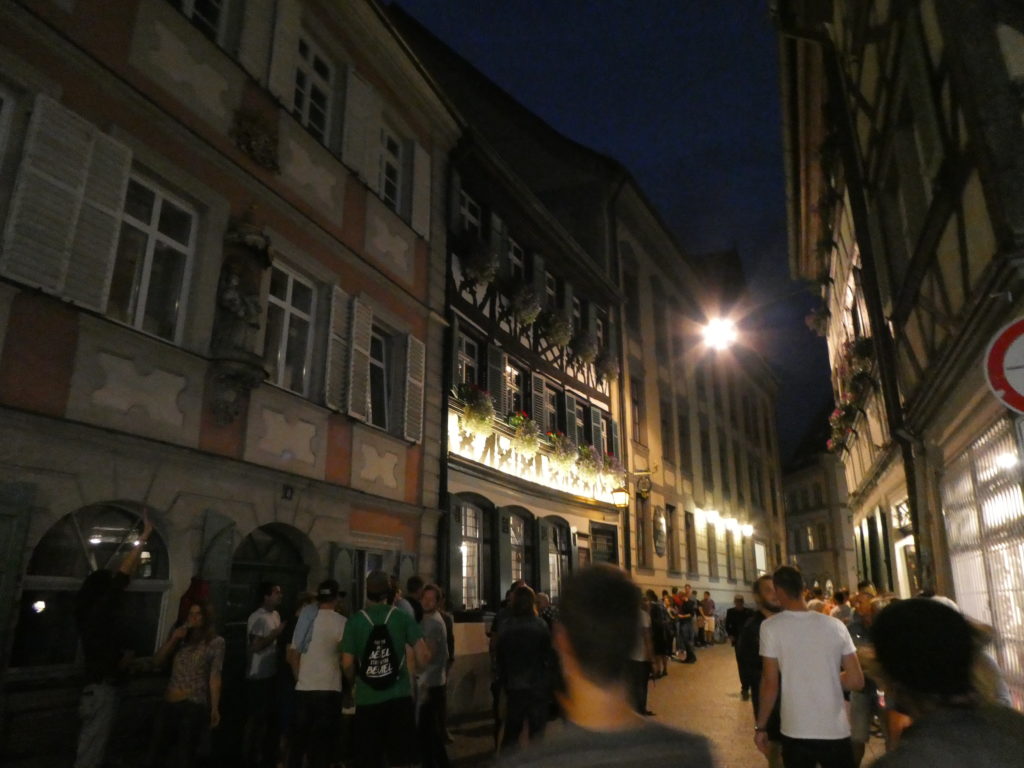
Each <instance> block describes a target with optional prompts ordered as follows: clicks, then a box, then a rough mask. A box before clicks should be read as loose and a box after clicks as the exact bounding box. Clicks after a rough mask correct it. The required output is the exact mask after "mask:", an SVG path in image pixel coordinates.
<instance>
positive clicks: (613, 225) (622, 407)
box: [607, 172, 633, 575]
mask: <svg viewBox="0 0 1024 768" xmlns="http://www.w3.org/2000/svg"><path fill="white" fill-rule="evenodd" d="M627 181H629V174H628V173H626V172H623V173H622V176H621V177H620V178H619V183H618V186H617V187H616V189H615V191H614V192H612V194H611V196H610V197H609V198H608V205H607V215H608V239H609V240H610V241H611V243H610V244H611V248H610V250H609V252H608V253H609V256H611V255H612V254H614V256H615V285H616V286H617V287H618V288H619V290H621V289H622V254H620V253H619V226H618V219H617V218H616V217H615V203H616V202H617V201H618V199H619V195H621V194H622V190H623V189H625V187H626V182H627ZM615 319H616V326H617V330H618V333H619V371H621V373H620V375H619V424H620V425H621V428H620V429H619V440H621V441H622V445H620V446H617V447H618V449H619V452H620V453H621V454H622V456H620V458H621V459H622V461H623V465H622V466H623V468H624V469H625V470H626V488H629V464H628V463H626V461H627V460H626V451H625V448H624V446H625V445H626V443H627V442H628V441H629V435H628V432H627V430H626V399H625V397H624V396H623V392H624V391H625V389H624V387H623V382H624V381H625V379H626V345H627V344H628V343H629V340H628V339H627V338H626V324H625V322H624V318H623V316H622V303H621V302H620V303H619V305H618V312H616V318H615ZM629 509H630V505H629V504H628V503H627V504H626V507H625V509H623V510H622V552H623V560H622V564H623V567H624V568H625V569H626V573H629V574H631V575H632V573H633V553H632V551H631V549H632V543H633V541H632V535H631V534H630V531H629V523H630V512H629Z"/></svg>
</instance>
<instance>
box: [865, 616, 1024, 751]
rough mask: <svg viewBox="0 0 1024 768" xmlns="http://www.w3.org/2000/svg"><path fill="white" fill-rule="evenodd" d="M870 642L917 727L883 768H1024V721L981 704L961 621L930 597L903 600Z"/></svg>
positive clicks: (891, 689)
mask: <svg viewBox="0 0 1024 768" xmlns="http://www.w3.org/2000/svg"><path fill="white" fill-rule="evenodd" d="M871 636H872V639H873V640H874V644H875V656H876V658H877V660H878V663H879V664H880V665H881V667H882V670H883V677H884V685H885V691H886V699H887V702H888V704H889V706H890V707H892V708H894V709H896V710H897V711H899V712H902V713H904V714H906V715H909V716H910V717H911V718H913V721H914V722H913V725H911V726H910V727H909V728H907V729H906V730H905V731H903V734H902V735H901V737H900V743H899V746H898V747H896V749H894V750H893V751H892V752H890V753H888V754H886V755H884V756H883V757H882V758H881V759H879V760H878V761H877V762H876V763H875V764H874V765H875V767H876V768H947V766H956V768H961V766H967V765H984V766H999V768H1020V767H1021V766H1024V715H1021V714H1020V713H1019V712H1016V711H1015V710H1012V709H1010V708H1008V707H1001V706H993V705H990V704H982V703H981V697H980V696H979V695H978V692H977V691H976V690H974V687H973V685H972V682H971V669H972V666H973V665H974V662H975V654H976V653H977V647H976V645H975V642H974V637H973V636H972V629H971V627H970V625H969V624H968V623H967V621H966V620H965V619H964V617H963V616H962V615H960V614H959V613H958V612H957V611H954V610H953V609H952V608H949V607H948V606H946V605H943V604H942V603H939V602H936V601H935V600H929V599H927V598H914V599H912V600H901V601H899V602H896V603H892V604H891V605H889V606H888V607H887V608H885V609H884V610H882V612H881V613H879V614H878V617H877V618H876V619H875V621H874V624H873V625H872V628H871Z"/></svg>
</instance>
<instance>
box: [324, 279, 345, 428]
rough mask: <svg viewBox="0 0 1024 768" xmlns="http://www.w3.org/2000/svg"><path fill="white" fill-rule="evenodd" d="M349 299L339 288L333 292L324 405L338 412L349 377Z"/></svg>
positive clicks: (335, 288)
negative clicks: (347, 373) (347, 374)
mask: <svg viewBox="0 0 1024 768" xmlns="http://www.w3.org/2000/svg"><path fill="white" fill-rule="evenodd" d="M350 319H351V318H350V315H349V298H348V294H347V293H345V292H344V291H343V290H341V288H339V287H338V286H334V288H333V289H332V290H331V325H330V331H329V334H328V338H327V365H326V366H324V403H326V405H327V407H328V408H333V409H334V410H336V411H340V410H341V409H342V403H344V402H346V401H345V386H346V380H347V379H348V377H347V376H346V375H345V373H346V371H347V370H348V368H347V366H348V342H349V321H350Z"/></svg>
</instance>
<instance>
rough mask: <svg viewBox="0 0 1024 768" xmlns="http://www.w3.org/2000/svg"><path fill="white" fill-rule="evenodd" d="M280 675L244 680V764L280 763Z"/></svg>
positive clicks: (255, 766) (252, 767)
mask: <svg viewBox="0 0 1024 768" xmlns="http://www.w3.org/2000/svg"><path fill="white" fill-rule="evenodd" d="M276 693H277V678H275V677H266V678H263V679H261V680H246V681H245V698H246V701H245V705H246V719H245V734H244V736H243V739H242V764H243V765H245V766H246V767H247V768H259V767H260V766H264V767H265V768H272V767H273V766H275V765H276V764H277V741H278V739H277V733H278V731H277V717H276V716H275V712H274V710H275V709H276V706H275V705H276V701H277V700H276V696H275V694H276Z"/></svg>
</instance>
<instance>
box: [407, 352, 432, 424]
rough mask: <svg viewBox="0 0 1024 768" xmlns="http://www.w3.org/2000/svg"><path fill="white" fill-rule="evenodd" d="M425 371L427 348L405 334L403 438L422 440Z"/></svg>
mask: <svg viewBox="0 0 1024 768" xmlns="http://www.w3.org/2000/svg"><path fill="white" fill-rule="evenodd" d="M426 371H427V348H426V346H425V345H424V344H423V342H422V341H420V340H419V339H417V338H416V337H415V336H413V335H411V334H410V335H409V336H406V347H405V403H404V408H405V414H404V416H405V418H404V425H405V426H404V432H405V439H406V440H409V441H411V442H413V443H418V442H420V441H421V440H423V389H424V384H425V381H426Z"/></svg>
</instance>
